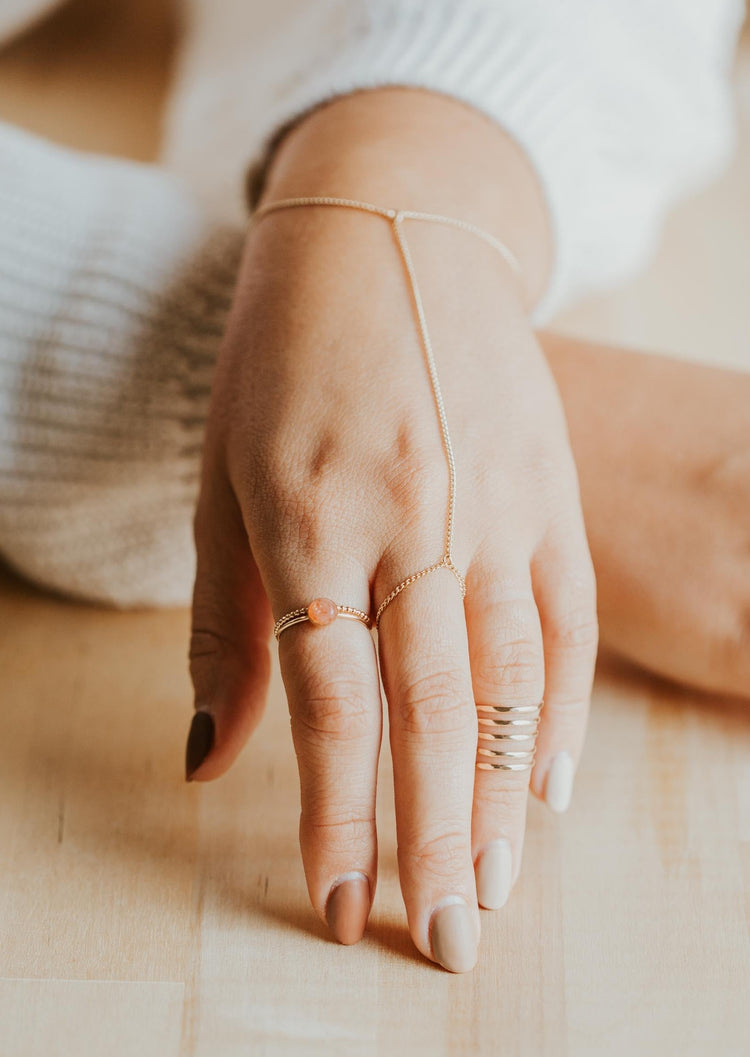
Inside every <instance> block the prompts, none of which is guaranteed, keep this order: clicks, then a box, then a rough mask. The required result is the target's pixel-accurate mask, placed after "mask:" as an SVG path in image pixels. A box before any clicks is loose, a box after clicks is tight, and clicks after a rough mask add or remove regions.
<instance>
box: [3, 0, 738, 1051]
mask: <svg viewBox="0 0 750 1057" xmlns="http://www.w3.org/2000/svg"><path fill="white" fill-rule="evenodd" d="M173 39H174V31H173V25H172V22H171V18H170V15H169V12H168V11H167V9H166V7H165V5H163V4H162V3H157V2H155V0H151V2H149V0H139V2H138V3H137V4H136V3H131V5H130V7H129V9H128V11H127V12H123V11H120V9H119V6H118V5H117V4H115V3H114V2H113V0H80V2H79V3H77V4H75V5H73V7H72V8H71V9H70V10H69V11H68V12H67V13H65V14H63V15H60V16H58V17H57V18H56V19H55V20H54V21H53V24H52V25H51V26H47V27H43V28H41V29H39V30H37V31H36V32H35V34H33V35H32V36H30V37H28V38H26V39H25V40H23V41H21V42H19V43H17V44H16V45H15V46H14V47H12V48H10V49H8V50H7V51H6V53H5V54H4V55H0V117H4V118H6V119H10V120H14V121H18V122H20V123H24V124H26V125H27V126H29V127H31V128H33V129H35V130H37V131H39V132H42V133H44V134H47V135H51V136H53V137H55V138H57V139H60V140H62V141H64V142H71V143H75V144H77V145H81V146H86V147H93V148H98V149H103V150H110V151H115V152H119V153H124V154H130V155H134V156H137V157H142V158H149V157H152V156H153V154H154V152H155V151H156V149H157V144H158V134H159V133H158V128H159V123H158V115H159V100H160V97H161V93H163V91H164V87H165V84H166V83H167V77H168V71H169V59H170V54H171V43H172V41H173ZM738 98H739V99H740V101H741V105H742V108H743V123H744V124H743V128H744V132H743V135H744V141H743V149H742V152H741V155H740V157H739V158H738V160H737V162H736V164H735V165H734V167H733V169H732V171H731V172H730V173H729V174H728V175H727V176H726V177H725V178H724V179H723V181H722V183H721V184H720V185H719V186H718V187H715V188H713V189H711V190H710V191H709V192H707V193H705V194H703V195H701V196H700V197H699V198H698V199H697V200H696V201H694V202H692V203H691V204H689V205H687V206H686V207H684V208H682V209H681V210H680V211H679V212H678V213H677V214H676V216H675V217H674V218H673V219H672V220H671V221H670V223H669V226H668V232H667V237H666V240H665V244H664V247H663V249H662V251H661V253H660V254H659V258H658V260H657V261H656V263H655V264H654V266H653V268H652V269H651V270H650V272H649V274H648V275H647V276H645V277H642V278H641V279H639V280H638V281H637V282H635V283H632V284H630V285H629V286H628V287H627V288H626V289H624V290H622V291H619V292H618V293H617V294H615V295H611V296H608V297H603V298H598V299H595V300H592V301H590V302H589V303H588V304H587V305H586V306H583V307H582V308H580V309H576V311H575V312H570V313H568V314H567V315H566V317H565V319H564V320H562V321H561V325H564V326H565V327H566V328H567V329H569V330H577V331H579V332H585V333H587V334H590V335H592V336H597V337H604V338H608V339H613V340H618V339H619V340H623V341H633V342H637V343H639V344H643V345H656V346H659V347H664V348H665V349H669V350H671V351H683V352H684V353H685V354H686V355H690V356H694V357H699V358H703V359H713V360H715V361H717V362H719V361H724V362H732V363H736V364H742V363H744V364H745V365H748V363H749V362H750V359H749V354H748V340H747V335H748V331H749V326H748V325H749V324H750V310H749V309H748V301H747V289H748V281H747V280H748V265H747V257H748V246H749V245H750V202H749V192H748V188H749V187H750V179H749V178H750V150H749V149H748V148H749V147H750V63H745V65H744V66H743V69H742V73H741V76H740V78H739V82H738ZM187 628H188V617H187V614H186V613H184V612H171V613H145V614H116V613H110V612H103V611H99V610H97V609H94V608H88V607H85V606H78V605H73V604H69V603H67V602H65V601H61V600H57V599H54V598H51V597H45V596H43V595H41V594H39V593H37V592H35V591H34V590H33V589H31V588H29V587H27V586H25V585H22V584H21V583H20V582H17V581H15V580H13V579H12V578H11V577H10V576H7V577H4V578H2V582H1V583H0V677H1V682H0V686H1V687H2V690H1V691H0V694H1V698H2V706H1V707H0V976H1V977H2V978H3V979H2V981H0V1055H1V1057H57V1055H65V1057H89V1055H92V1057H102V1055H106V1057H131V1055H132V1057H136V1055H137V1057H178V1055H179V1057H235V1055H237V1057H239V1055H243V1057H245V1055H248V1054H252V1055H253V1057H256V1055H258V1057H260V1055H263V1054H268V1055H273V1057H276V1055H279V1057H287V1055H297V1054H303V1055H318V1054H320V1055H326V1057H329V1055H335V1057H338V1055H341V1057H375V1055H377V1057H418V1055H425V1057H426V1055H430V1057H449V1055H450V1057H463V1055H467V1057H468V1055H469V1054H472V1055H473V1054H479V1055H482V1057H484V1055H487V1057H489V1055H493V1057H494V1055H496V1054H498V1055H499V1054H502V1055H507V1057H605V1055H606V1057H620V1055H622V1057H625V1055H631V1054H637V1055H639V1057H652V1055H653V1057H657V1055H659V1057H671V1055H673V1054H674V1055H677V1054H679V1055H680V1057H706V1055H707V1054H711V1055H716V1057H747V1055H748V1054H750V1012H749V1009H750V1007H749V1004H748V999H749V998H750V709H749V708H748V706H746V705H745V706H742V705H735V706H730V705H728V704H727V703H726V702H720V701H713V700H711V699H708V698H701V697H698V696H696V695H693V694H690V693H686V692H684V691H681V690H677V689H675V688H671V687H668V686H666V685H664V684H661V683H659V682H658V681H656V680H652V679H649V678H647V677H644V676H641V675H638V674H637V673H633V672H630V671H628V670H625V669H623V668H619V667H617V666H615V665H614V664H612V663H608V664H602V666H601V669H600V672H599V677H598V680H597V685H596V695H595V703H594V710H593V716H592V721H591V731H590V736H589V741H588V747H587V752H586V755H585V758H584V761H583V764H582V767H581V770H580V775H579V779H578V785H577V791H576V796H575V802H574V805H573V807H572V808H571V810H570V812H569V814H568V815H567V816H566V817H564V818H559V819H558V818H554V817H552V816H551V815H550V814H549V813H548V812H547V811H545V809H544V808H542V807H541V806H540V805H539V804H538V803H532V805H531V808H530V817H529V835H528V838H527V847H526V853H525V862H524V870H523V875H522V879H521V881H520V883H519V884H518V886H517V888H516V890H515V892H514V894H513V896H512V898H511V901H510V903H509V905H508V906H507V908H506V909H505V911H503V912H500V913H497V914H485V915H484V916H483V928H484V943H483V948H482V955H481V962H480V964H479V966H478V968H477V969H476V971H475V972H474V973H473V974H470V975H467V976H463V977H453V976H450V975H448V974H447V973H444V972H442V971H440V970H438V969H435V968H433V967H432V966H431V965H429V964H427V963H426V962H425V961H424V960H423V959H421V958H420V957H419V956H418V955H417V954H416V953H415V952H414V950H413V948H412V946H411V943H410V941H409V939H408V936H407V933H406V929H405V923H404V914H403V910H402V906H401V902H400V897H399V893H398V885H397V879H396V865H395V844H394V834H393V825H392V814H391V798H390V791H389V779H390V771H389V763H388V760H387V759H385V760H384V764H383V781H382V799H381V804H380V815H381V832H382V853H381V858H382V872H381V881H380V887H379V890H378V896H377V900H376V904H375V909H374V913H373V919H372V927H371V929H370V932H369V935H368V937H367V938H366V939H365V941H364V942H363V943H362V944H360V945H359V946H357V947H355V948H347V949H344V948H341V947H338V946H336V945H335V944H333V943H331V942H330V941H329V940H328V938H327V936H326V934H325V931H324V929H323V928H322V927H321V926H320V925H319V924H318V923H317V920H316V919H315V918H314V916H313V914H312V911H311V910H310V909H309V908H308V903H307V897H306V894H305V888H304V882H303V876H302V870H301V866H300V862H299V857H298V852H297V842H296V841H297V838H296V831H297V813H298V805H297V781H296V775H295V768H294V760H293V755H292V751H291V747H290V744H289V737H288V719H287V717H286V711H285V704H284V700H283V694H282V691H281V687H280V684H279V681H278V678H277V677H276V678H275V681H274V688H273V693H272V699H271V702H270V706H269V709H268V714H267V716H266V718H265V720H264V722H263V724H262V726H261V729H260V731H259V732H258V734H257V736H256V738H255V740H254V741H253V743H252V744H251V746H250V747H249V748H248V750H247V751H246V752H245V754H244V756H243V757H242V759H241V761H240V763H239V765H238V766H237V767H235V768H234V770H233V771H232V773H231V774H230V775H229V776H227V777H226V778H225V779H222V780H221V781H220V782H219V783H217V784H215V785H213V786H210V787H195V786H186V785H185V784H184V783H183V781H182V776H181V764H182V751H183V742H184V737H185V733H186V730H187V725H188V721H189V717H190V711H191V708H190V691H189V685H188V680H187V676H186V671H185V650H186V637H187Z"/></svg>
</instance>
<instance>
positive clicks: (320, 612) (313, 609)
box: [307, 598, 339, 627]
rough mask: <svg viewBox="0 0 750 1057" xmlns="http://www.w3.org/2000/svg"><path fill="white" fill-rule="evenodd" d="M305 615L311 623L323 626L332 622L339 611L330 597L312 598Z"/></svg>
mask: <svg viewBox="0 0 750 1057" xmlns="http://www.w3.org/2000/svg"><path fill="white" fill-rule="evenodd" d="M307 615H308V617H309V618H310V620H311V621H312V623H313V624H319V625H320V626H321V627H324V626H325V625H326V624H332V623H333V622H334V620H335V619H336V617H337V616H338V615H339V611H338V609H336V603H335V602H332V601H331V599H330V598H313V600H312V602H311V603H310V605H309V606H308V607H307Z"/></svg>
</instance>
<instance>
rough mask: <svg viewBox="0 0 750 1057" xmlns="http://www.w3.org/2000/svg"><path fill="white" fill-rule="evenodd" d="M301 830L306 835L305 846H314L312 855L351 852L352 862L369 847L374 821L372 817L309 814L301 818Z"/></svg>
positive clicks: (329, 813)
mask: <svg viewBox="0 0 750 1057" xmlns="http://www.w3.org/2000/svg"><path fill="white" fill-rule="evenodd" d="M301 821H302V828H303V829H304V830H305V831H306V833H305V836H306V842H308V843H309V844H311V845H312V846H314V848H315V850H316V853H317V854H319V855H326V854H327V853H331V854H335V855H340V854H342V853H349V852H351V853H352V854H353V856H354V857H355V858H357V857H358V855H359V853H360V852H361V851H362V849H364V848H369V847H370V845H371V844H372V837H373V830H374V827H375V819H374V818H372V817H358V816H351V817H346V816H344V817H339V818H336V817H331V812H330V808H329V809H328V810H327V811H324V810H323V809H322V808H321V810H316V809H315V807H313V808H312V809H311V810H308V811H307V812H305V813H303V815H302V819H301Z"/></svg>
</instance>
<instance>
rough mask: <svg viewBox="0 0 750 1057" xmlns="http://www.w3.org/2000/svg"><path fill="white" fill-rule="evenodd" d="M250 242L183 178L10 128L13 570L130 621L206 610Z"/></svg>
mask: <svg viewBox="0 0 750 1057" xmlns="http://www.w3.org/2000/svg"><path fill="white" fill-rule="evenodd" d="M242 238H243V237H242V232H241V231H239V230H238V231H234V230H231V231H229V230H220V229H218V228H214V227H213V226H210V225H209V224H207V222H206V220H205V218H204V215H203V213H202V212H201V211H200V210H199V209H198V208H197V206H196V205H195V203H194V202H193V200H192V198H191V197H189V196H188V195H187V194H186V193H185V191H184V190H183V188H182V187H181V186H180V184H179V182H178V181H177V180H176V178H174V177H171V176H169V175H168V174H165V173H164V172H162V171H160V170H159V169H156V168H154V167H151V166H145V165H137V164H134V163H129V162H123V161H118V160H111V159H105V158H99V157H96V156H91V155H84V154H78V153H75V152H73V151H67V150H64V149H62V148H59V147H56V146H53V145H51V144H49V143H46V142H44V141H42V140H39V139H37V138H36V137H33V136H30V135H27V134H26V133H23V132H20V131H19V130H17V129H14V128H11V127H9V126H7V125H5V126H4V125H2V124H0V557H2V558H4V559H5V560H6V561H7V562H9V563H10V564H11V565H12V566H14V567H15V568H16V569H18V570H19V571H20V572H22V573H23V574H24V575H26V576H28V577H29V578H31V579H32V580H35V581H36V582H37V583H39V584H41V585H43V586H45V587H50V588H54V589H57V590H59V591H62V592H64V593H66V594H71V595H77V596H80V597H85V598H89V599H95V600H99V601H101V602H105V603H113V604H117V605H122V606H134V605H146V604H160V605H167V604H184V603H186V602H188V601H189V599H190V594H191V589H192V580H193V571H194V554H193V542H192V532H191V524H192V512H193V506H194V502H195V497H196V494H197V487H198V475H199V464H200V450H201V443H202V436H203V426H204V420H205V415H206V409H207V403H208V397H209V390H210V385H211V378H212V374H213V366H214V361H215V357H216V353H217V351H218V346H219V342H220V338H221V334H222V331H223V328H224V322H225V318H226V314H227V311H228V308H229V303H230V299H231V293H232V288H233V285H234V281H235V277H236V270H237V264H238V260H239V254H240V251H241V244H242Z"/></svg>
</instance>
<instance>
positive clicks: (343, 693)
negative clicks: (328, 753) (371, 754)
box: [293, 679, 377, 742]
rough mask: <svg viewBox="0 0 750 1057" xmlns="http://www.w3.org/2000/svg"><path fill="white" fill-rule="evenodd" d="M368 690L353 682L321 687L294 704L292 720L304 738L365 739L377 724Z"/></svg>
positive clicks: (334, 683)
mask: <svg viewBox="0 0 750 1057" xmlns="http://www.w3.org/2000/svg"><path fill="white" fill-rule="evenodd" d="M371 698H372V693H371V690H370V688H369V686H365V685H364V683H361V682H358V681H356V680H351V679H350V680H336V681H333V682H328V683H322V684H321V685H320V686H318V687H316V688H315V690H314V691H313V692H310V693H306V694H303V695H302V696H301V699H300V700H299V701H298V702H296V703H295V708H294V710H293V719H294V722H295V725H296V727H297V730H298V732H299V733H300V734H302V735H303V736H305V737H307V738H321V737H322V738H325V739H326V740H329V741H330V740H334V741H344V742H347V741H356V740H357V739H359V738H364V737H368V736H370V735H371V734H372V732H373V727H374V724H375V723H376V722H377V714H376V711H375V709H374V708H373V707H372V704H371Z"/></svg>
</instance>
